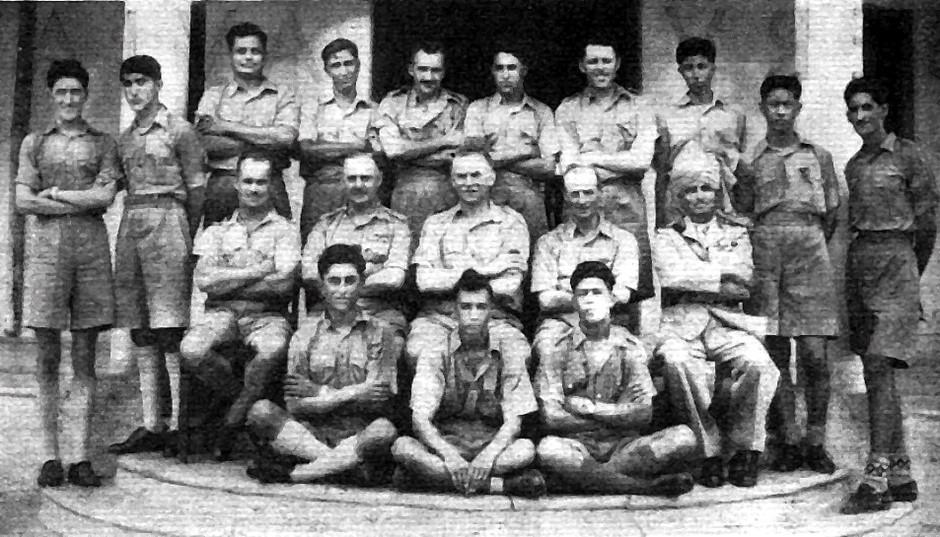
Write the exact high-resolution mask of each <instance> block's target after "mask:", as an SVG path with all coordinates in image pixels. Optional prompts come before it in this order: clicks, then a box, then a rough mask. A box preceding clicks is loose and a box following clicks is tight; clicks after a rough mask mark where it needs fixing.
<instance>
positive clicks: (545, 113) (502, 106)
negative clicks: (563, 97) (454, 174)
mask: <svg viewBox="0 0 940 537" xmlns="http://www.w3.org/2000/svg"><path fill="white" fill-rule="evenodd" d="M528 69H529V66H528V64H527V63H526V61H525V60H524V58H523V56H522V55H521V54H520V53H519V52H518V50H516V49H515V48H511V47H502V48H500V49H498V51H497V52H496V54H494V56H493V64H492V66H491V68H490V72H491V74H492V76H493V82H494V83H495V85H496V90H497V91H496V93H495V94H494V95H491V96H490V97H486V98H483V99H480V100H477V101H474V102H472V103H470V106H469V107H468V108H467V118H466V121H465V123H464V134H465V135H466V137H467V144H468V145H469V146H472V147H478V148H481V149H483V150H485V151H486V152H487V155H488V156H489V157H490V160H492V161H493V166H494V168H495V169H496V183H495V184H494V185H493V190H492V192H491V196H492V198H493V201H494V202H496V203H498V204H500V205H508V206H510V207H512V208H513V209H515V210H516V211H518V212H519V214H521V215H522V217H523V218H525V221H526V225H528V227H529V235H530V239H531V240H532V241H535V240H536V239H538V238H539V237H541V236H542V234H543V233H545V232H546V231H548V220H547V217H546V214H545V197H544V194H543V193H544V191H545V188H544V184H545V181H549V180H551V179H553V178H554V177H555V158H556V155H557V154H558V152H559V148H558V141H557V138H556V137H555V118H554V115H553V114H552V110H551V109H550V108H549V107H548V106H546V105H544V104H542V103H541V102H539V101H537V100H535V99H533V98H532V97H531V96H530V95H528V94H527V93H526V91H525V77H526V74H527V73H528Z"/></svg>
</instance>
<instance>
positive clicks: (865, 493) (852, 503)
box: [840, 483, 892, 515]
mask: <svg viewBox="0 0 940 537" xmlns="http://www.w3.org/2000/svg"><path fill="white" fill-rule="evenodd" d="M891 501H892V498H891V491H890V490H886V491H884V492H878V491H877V490H875V488H874V487H872V486H871V485H869V484H868V483H862V484H860V485H859V486H858V488H857V489H855V492H853V493H852V494H851V495H850V496H849V497H848V498H847V499H846V500H845V503H844V504H842V508H841V509H840V511H841V512H842V514H843V515H857V514H859V513H872V512H875V511H884V510H886V509H890V508H891Z"/></svg>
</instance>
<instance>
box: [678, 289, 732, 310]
mask: <svg viewBox="0 0 940 537" xmlns="http://www.w3.org/2000/svg"><path fill="white" fill-rule="evenodd" d="M675 304H701V305H704V306H723V307H726V308H730V309H733V310H737V309H740V308H741V300H740V299H737V300H735V299H733V298H721V297H717V296H708V295H705V294H696V293H686V294H682V295H680V296H679V297H678V298H677V299H676V301H675Z"/></svg>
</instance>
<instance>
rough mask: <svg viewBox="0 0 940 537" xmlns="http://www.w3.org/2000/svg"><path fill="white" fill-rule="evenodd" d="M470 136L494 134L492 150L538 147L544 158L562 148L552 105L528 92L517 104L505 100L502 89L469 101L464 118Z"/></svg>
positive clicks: (465, 127) (465, 129) (536, 148)
mask: <svg viewBox="0 0 940 537" xmlns="http://www.w3.org/2000/svg"><path fill="white" fill-rule="evenodd" d="M464 134H466V136H467V137H468V138H483V137H486V136H489V135H495V137H496V143H495V144H494V145H493V147H492V150H493V151H506V150H512V151H516V150H521V149H531V150H537V152H538V153H539V155H541V157H542V158H551V157H554V156H555V155H556V154H558V152H559V151H560V148H559V146H558V138H557V136H556V135H555V117H554V115H553V114H552V110H551V108H549V107H548V106H547V105H545V104H543V103H541V102H540V101H537V100H535V99H533V98H532V97H530V96H528V95H526V96H525V97H523V99H522V102H521V103H518V104H511V105H510V104H503V102H502V97H501V96H500V94H499V93H497V94H495V95H491V96H489V97H485V98H483V99H479V100H476V101H473V102H472V103H470V106H469V107H468V108H467V118H466V120H465V122H464Z"/></svg>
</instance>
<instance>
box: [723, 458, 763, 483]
mask: <svg viewBox="0 0 940 537" xmlns="http://www.w3.org/2000/svg"><path fill="white" fill-rule="evenodd" d="M759 460H760V452H759V451H750V450H748V451H743V450H742V451H738V452H737V453H735V454H734V457H731V460H730V461H728V482H729V483H731V484H732V485H734V486H736V487H753V486H754V485H756V484H757V463H758V461H759Z"/></svg>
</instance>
